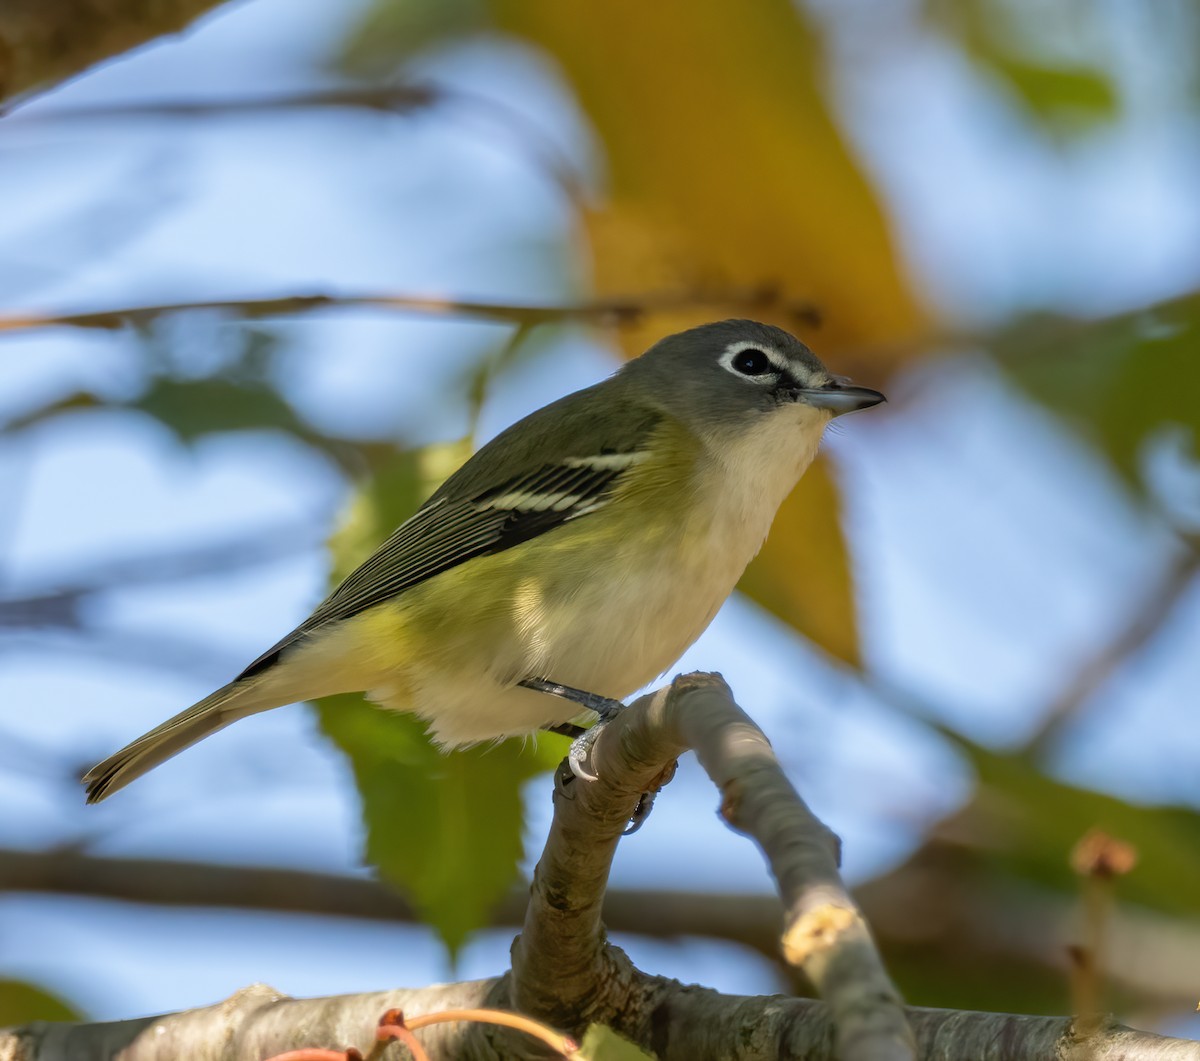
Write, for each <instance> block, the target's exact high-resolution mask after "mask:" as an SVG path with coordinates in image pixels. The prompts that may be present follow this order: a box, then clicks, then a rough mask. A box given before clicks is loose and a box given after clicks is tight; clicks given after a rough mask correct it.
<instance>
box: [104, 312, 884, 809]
mask: <svg viewBox="0 0 1200 1061" xmlns="http://www.w3.org/2000/svg"><path fill="white" fill-rule="evenodd" d="M883 400H884V398H883V395H882V394H880V393H879V392H878V391H873V390H868V389H866V388H865V387H854V386H850V385H848V384H847V383H846V382H845V381H844V380H842V379H839V378H838V377H835V376H832V375H830V373H829V372H828V371H827V370H826V369H825V367H824V366H823V365H822V364H821V362H820V361H818V360H817V358H816V357H814V356H813V354H812V353H811V352H810V351H809V350H808V348H807V347H805V346H804V345H803V344H802V343H800V342H799V341H798V340H796V339H795V338H794V337H792V336H791V335H789V334H788V333H787V332H784V331H781V330H780V329H779V328H774V327H771V326H769V325H765V324H758V323H756V322H754V321H745V320H729V321H721V322H719V323H715V324H707V325H703V326H702V327H699V328H693V329H691V330H690V331H686V332H681V333H680V334H678V335H672V336H670V337H668V338H666V339H663V340H662V341H661V342H659V343H656V344H655V345H654V346H653V347H651V348H650V349H649V350H648V351H647V352H646V353H644V354H643V355H642V356H641V357H638V358H635V359H634V360H632V361H629V362H628V363H626V364H625V365H623V366H622V367H621V369H620V370H619V371H618V372H617V373H616V374H615V375H613V376H611V377H610V378H609V379H607V380H605V381H604V382H602V383H598V384H596V385H595V386H593V387H588V388H587V389H586V390H581V391H578V392H576V393H575V394H569V395H567V396H566V397H565V398H561V399H559V400H558V401H556V402H552V403H551V404H550V405H547V406H546V407H545V408H542V409H539V410H538V411H537V412H535V413H533V414H531V415H530V416H527V417H526V418H525V419H524V420H521V421H520V422H519V423H516V424H514V425H513V426H512V427H510V428H508V429H507V430H506V431H504V432H502V433H501V434H500V435H498V436H497V437H496V438H495V439H493V440H492V441H491V442H489V443H488V444H487V445H486V446H484V447H483V449H481V450H480V451H479V452H478V453H476V454H475V455H474V456H473V457H472V458H471V459H470V460H468V461H467V462H466V464H464V465H463V466H462V467H461V468H460V469H459V470H458V471H457V472H455V473H454V475H452V476H451V477H450V478H449V479H448V480H446V482H445V483H444V484H443V485H442V486H441V487H440V488H439V489H438V490H437V491H436V492H435V493H434V494H433V495H432V496H431V497H430V498H429V500H428V501H427V502H426V503H425V504H424V505H423V506H422V507H421V508H420V510H418V511H417V513H416V514H415V515H413V516H412V518H410V519H409V520H407V521H406V522H405V523H403V524H401V526H400V527H399V528H398V529H397V530H396V531H395V532H394V533H393V534H392V536H391V537H390V538H388V539H387V541H385V542H384V543H383V544H382V545H381V546H380V547H379V548H378V549H377V550H376V551H375V553H374V554H373V555H372V556H371V557H370V558H369V559H368V560H367V561H366V562H365V563H363V564H362V565H361V566H360V567H359V568H357V569H356V570H355V571H354V572H353V573H352V574H350V575H349V577H347V578H346V580H345V581H344V582H342V583H341V585H339V586H338V587H337V589H335V590H334V591H333V593H331V594H330V595H329V597H328V598H326V600H325V601H323V602H322V603H321V604H320V606H318V608H317V609H316V611H314V612H313V613H312V615H310V616H309V617H308V618H307V619H305V620H304V622H303V623H301V624H300V625H299V626H298V627H297V628H296V629H295V630H293V631H292V632H291V633H290V634H288V635H287V636H286V637H285V638H283V640H281V641H280V642H278V643H277V644H276V645H275V646H274V647H272V648H271V649H269V650H268V651H267V652H265V653H264V654H263V655H261V656H259V658H258V659H256V660H255V661H254V662H253V663H251V664H250V666H249V667H247V668H246V669H245V670H244V671H243V672H242V673H241V674H240V675H239V676H238V677H237V678H235V679H234V680H233V681H232V682H230V683H229V684H228V685H226V686H223V687H222V688H220V689H218V690H217V691H216V692H215V693H213V694H212V695H211V696H207V697H205V698H204V699H203V700H201V701H200V702H199V703H198V704H195V705H194V706H192V707H189V708H188V709H187V710H186V711H184V712H183V713H182V714H179V715H176V716H175V717H174V718H172V719H171V720H170V721H168V722H164V723H163V724H162V725H161V726H159V727H158V728H157V729H153V730H151V731H150V732H149V733H147V734H146V735H145V736H143V737H139V738H138V739H137V740H135V741H134V742H133V743H132V744H130V745H128V746H127V747H125V748H123V749H121V751H119V752H117V753H116V754H115V755H112V756H110V757H109V758H108V759H106V760H105V761H104V762H102V763H101V764H100V765H99V766H97V767H95V769H93V770H92V771H90V772H89V773H88V775H87V776H86V778H85V779H84V781H85V783H86V784H87V798H88V801H89V802H95V801H97V800H101V799H103V798H104V797H105V796H108V795H110V794H111V793H112V792H115V791H116V790H117V789H119V788H122V787H123V786H125V785H127V784H129V782H130V781H132V780H134V779H135V778H137V777H140V776H141V775H142V774H144V773H145V772H146V771H147V770H150V769H151V768H153V767H155V766H157V765H158V764H159V763H161V762H163V761H164V760H165V759H168V758H169V757H170V756H172V755H175V754H176V753H177V752H180V751H182V750H183V749H184V748H186V747H188V746H189V745H191V744H194V743H195V742H196V741H198V740H200V739H202V738H203V737H207V736H208V735H209V734H210V733H215V732H216V731H217V730H219V729H221V728H222V727H224V726H227V725H229V724H230V723H231V722H234V721H236V720H237V719H239V718H243V717H245V716H246V715H252V714H255V713H256V712H259V711H266V710H268V709H269V708H273V707H279V706H281V705H283V704H289V703H292V702H294V701H297V700H308V699H312V698H314V697H319V696H327V695H329V694H332V693H341V692H351V691H360V690H361V691H365V692H366V693H367V695H368V696H369V697H370V699H371V700H373V701H374V702H376V703H377V704H379V705H381V706H383V707H387V708H393V709H395V710H399V711H410V712H412V713H413V714H416V715H418V716H419V717H421V718H422V719H425V720H426V721H427V722H428V724H429V729H430V732H431V733H432V735H433V737H434V739H435V740H436V741H438V742H439V743H440V744H442V745H445V746H454V745H460V744H468V743H472V742H475V741H486V740H493V739H496V738H500V737H507V736H510V735H514V734H524V733H529V732H530V731H532V730H535V729H538V728H539V727H547V728H549V727H554V726H563V725H564V724H565V723H567V722H568V721H569V720H570V719H571V718H573V717H575V716H577V715H578V714H579V710H580V709H579V706H578V705H577V704H575V703H570V702H566V701H564V700H562V699H559V698H557V697H554V696H548V695H546V694H545V693H544V692H537V691H533V690H532V689H530V688H527V687H524V686H522V685H521V684H519V683H521V682H522V681H525V680H530V679H542V680H543V682H544V683H557V684H561V685H562V686H566V687H572V688H574V689H576V690H588V691H589V692H592V693H595V694H599V696H601V697H607V698H613V699H616V698H620V697H624V696H628V695H629V694H630V693H632V692H633V691H634V690H636V689H638V688H640V687H641V686H643V685H645V684H647V683H648V682H650V681H652V680H653V679H654V678H655V677H657V676H658V675H660V674H662V673H663V671H665V670H666V669H667V668H668V667H670V666H671V664H672V663H674V662H675V661H676V660H677V659H678V658H679V657H680V656H681V655H682V654H683V652H684V650H685V649H686V648H687V647H688V646H689V645H690V644H691V643H692V642H693V641H695V640H696V638H697V637H699V636H700V633H701V632H702V631H703V630H704V628H705V627H707V626H708V624H709V623H710V622H711V621H712V618H713V616H714V615H716V613H717V609H718V608H720V606H721V604H722V602H723V601H724V600H725V598H726V597H728V596H729V594H730V592H731V591H732V590H733V587H734V584H735V583H736V582H737V580H738V578H739V577H740V576H741V574H742V572H743V571H744V570H745V568H746V565H747V564H748V563H749V562H750V560H751V559H752V558H753V557H754V555H755V553H757V552H758V550H759V548H760V546H761V545H762V543H763V540H764V539H765V538H766V536H767V531H768V530H769V529H770V526H771V521H772V520H773V519H774V517H775V512H776V510H777V509H778V508H779V506H780V504H781V503H782V502H783V500H784V498H785V497H787V495H788V493H789V492H790V491H791V490H792V488H793V487H794V486H795V485H796V482H797V480H798V479H799V478H800V476H801V475H802V474H803V472H804V470H805V469H806V468H807V467H808V465H809V463H810V462H811V461H812V459H813V457H814V455H815V454H816V451H817V444H818V442H819V441H820V438H821V432H822V431H823V430H824V428H825V425H826V424H827V423H828V422H829V420H830V419H831V418H832V417H834V416H837V415H838V414H840V413H845V412H850V411H852V410H855V409H863V408H866V407H868V406H872V405H876V404H878V403H879V402H881V401H883Z"/></svg>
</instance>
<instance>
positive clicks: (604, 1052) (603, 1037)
mask: <svg viewBox="0 0 1200 1061" xmlns="http://www.w3.org/2000/svg"><path fill="white" fill-rule="evenodd" d="M579 1052H580V1053H581V1054H582V1055H583V1056H584V1057H586V1058H587V1059H588V1061H650V1055H649V1054H646V1053H643V1052H642V1051H641V1050H640V1049H638V1048H637V1047H636V1046H634V1045H633V1043H631V1042H630V1041H629V1040H628V1039H623V1038H621V1036H619V1035H618V1034H617V1033H616V1032H615V1031H613V1030H612V1028H609V1027H606V1026H605V1025H603V1024H593V1025H592V1026H591V1027H589V1028H588V1030H587V1034H586V1035H584V1037H583V1042H582V1043H581V1044H580V1046H579Z"/></svg>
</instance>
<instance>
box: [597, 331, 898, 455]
mask: <svg viewBox="0 0 1200 1061" xmlns="http://www.w3.org/2000/svg"><path fill="white" fill-rule="evenodd" d="M621 374H622V375H623V376H627V377H628V378H629V380H630V382H634V381H636V382H637V383H638V384H639V389H640V390H641V391H642V392H643V393H650V394H653V395H654V396H655V401H656V402H657V403H658V404H659V405H661V406H662V408H663V409H664V411H666V412H668V413H670V414H672V415H673V416H675V417H678V418H679V419H680V420H682V421H683V422H684V423H687V424H689V425H691V426H693V427H695V428H698V429H700V430H701V432H702V433H704V434H707V433H709V432H712V431H721V430H722V429H730V428H733V429H737V428H741V427H746V426H747V425H748V424H749V423H753V422H756V421H759V420H760V419H761V418H762V417H764V416H770V415H772V414H775V413H779V412H782V411H784V410H787V411H788V414H787V415H788V416H789V418H791V419H794V420H796V421H797V422H798V423H800V424H802V425H804V426H812V427H817V428H820V427H824V425H825V424H826V423H827V422H828V421H829V419H830V418H831V417H834V416H838V415H839V414H841V413H848V412H853V411H854V410H855V409H866V408H868V407H870V406H872V405H878V404H879V403H880V402H882V401H884V400H885V399H884V396H883V395H882V394H880V393H879V392H878V391H873V390H869V389H868V388H866V387H855V386H852V385H850V384H849V382H848V381H847V380H845V379H844V378H842V377H840V376H834V375H832V374H831V373H830V372H829V370H828V369H826V368H825V366H824V365H822V364H821V362H820V361H819V360H817V357H816V356H815V355H814V354H813V352H812V351H811V350H809V348H808V347H807V346H805V345H804V344H803V343H802V342H800V340H799V339H797V338H796V337H795V336H793V335H789V334H788V333H787V332H785V331H784V330H783V329H782V328H775V327H773V326H772V325H769V324H760V323H759V322H757V321H749V320H726V321H717V322H716V323H715V324H703V325H701V326H700V327H698V328H691V329H689V330H688V331H686V332H679V333H678V334H677V335H670V336H668V337H667V338H665V339H663V340H661V341H659V342H657V343H655V344H654V346H652V347H651V348H650V349H649V350H647V351H646V352H645V353H644V354H643V355H642V356H641V357H638V358H635V359H634V360H632V361H630V362H628V363H627V364H626V365H625V366H624V368H623V369H622V370H621Z"/></svg>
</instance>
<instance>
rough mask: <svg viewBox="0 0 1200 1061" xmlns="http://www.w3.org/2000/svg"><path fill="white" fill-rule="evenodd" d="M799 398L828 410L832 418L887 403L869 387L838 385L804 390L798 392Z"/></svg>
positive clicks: (885, 399) (877, 392) (818, 407)
mask: <svg viewBox="0 0 1200 1061" xmlns="http://www.w3.org/2000/svg"><path fill="white" fill-rule="evenodd" d="M799 397H800V398H801V400H802V401H805V402H807V403H808V404H809V405H812V406H814V407H816V408H817V409H828V410H829V411H830V412H831V413H833V415H834V416H841V415H842V413H853V412H857V411H858V410H859V409H870V408H871V406H872V405H878V404H879V403H880V402H886V401H887V398H885V397H884V396H883V395H882V394H880V393H879V391H873V390H871V388H870V387H854V386H849V385H845V386H843V385H838V384H834V385H833V386H831V387H819V388H811V389H809V388H805V389H802V390H801V391H800V394H799Z"/></svg>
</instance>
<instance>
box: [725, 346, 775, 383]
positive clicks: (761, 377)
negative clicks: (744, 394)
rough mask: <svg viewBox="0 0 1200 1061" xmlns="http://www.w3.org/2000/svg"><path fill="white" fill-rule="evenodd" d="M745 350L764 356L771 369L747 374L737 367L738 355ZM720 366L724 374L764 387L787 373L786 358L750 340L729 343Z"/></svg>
mask: <svg viewBox="0 0 1200 1061" xmlns="http://www.w3.org/2000/svg"><path fill="white" fill-rule="evenodd" d="M747 350H754V351H757V352H759V353H761V354H763V355H765V356H766V358H767V360H768V361H769V362H770V364H771V367H770V368H769V369H765V370H763V371H758V372H747V371H746V370H745V369H744V368H738V367H737V364H736V362H737V359H738V355H739V354H742V353H744V352H745V351H747ZM719 364H720V366H721V367H722V368H723V369H725V371H726V372H732V373H733V374H734V375H735V376H737V378H738V379H744V380H745V381H746V382H747V383H759V384H764V385H768V386H770V385H773V384H775V383H776V382H777V381H778V380H779V377H780V375H781V374H782V373H784V372H786V371H787V368H788V363H787V358H785V357H784V356H783V355H782V354H780V353H779V351H778V350H774V349H772V348H771V347H769V346H766V345H765V344H763V343H755V342H751V341H750V340H746V339H743V340H741V341H739V342H736V343H730V344H729V345H728V346H727V347H725V352H724V353H723V354H722V355H721V360H720V362H719Z"/></svg>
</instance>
